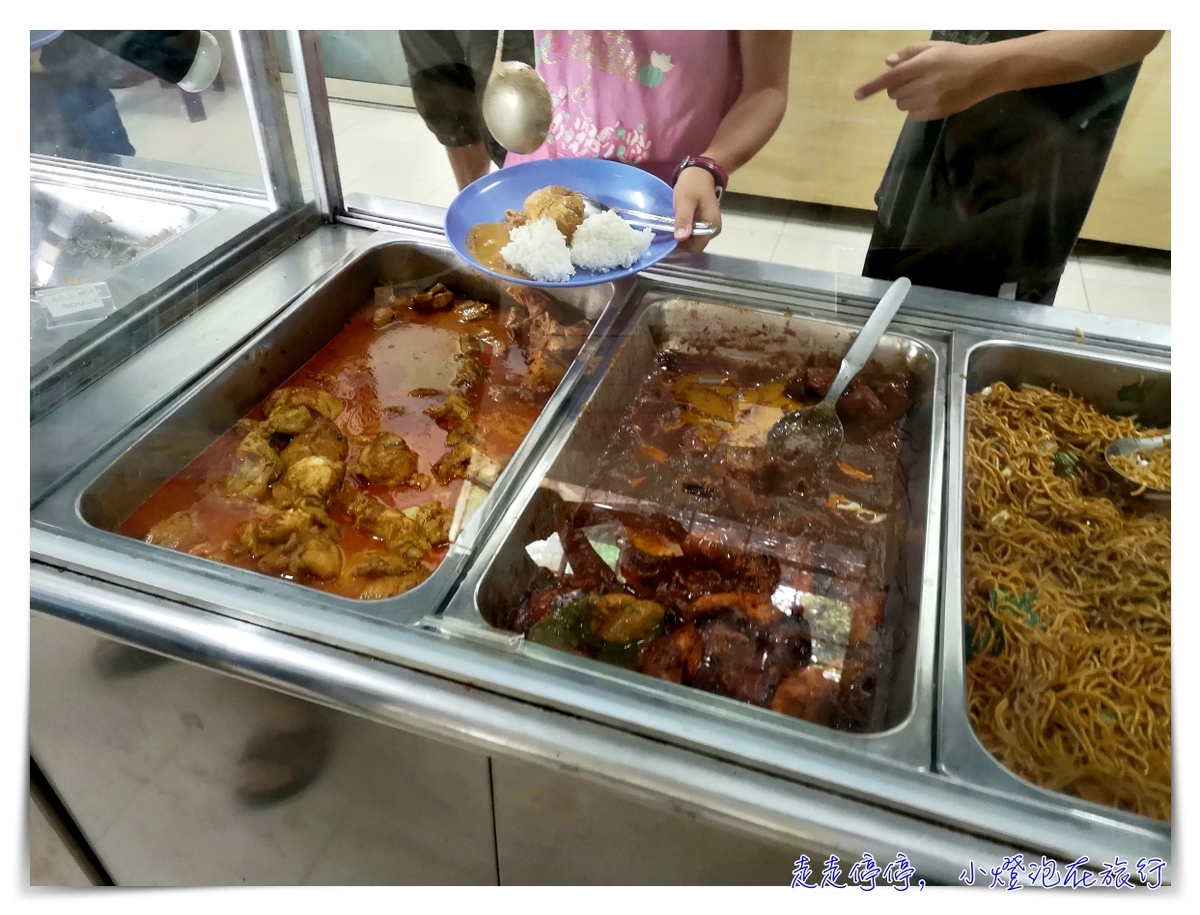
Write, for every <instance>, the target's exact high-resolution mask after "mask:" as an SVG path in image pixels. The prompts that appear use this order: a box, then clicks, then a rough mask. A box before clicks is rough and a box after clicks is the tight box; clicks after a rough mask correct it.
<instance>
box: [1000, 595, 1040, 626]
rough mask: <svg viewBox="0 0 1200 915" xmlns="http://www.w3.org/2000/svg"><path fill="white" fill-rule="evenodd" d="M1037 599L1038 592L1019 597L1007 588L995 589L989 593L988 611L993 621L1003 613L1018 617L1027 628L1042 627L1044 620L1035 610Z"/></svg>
mask: <svg viewBox="0 0 1200 915" xmlns="http://www.w3.org/2000/svg"><path fill="white" fill-rule="evenodd" d="M1036 597H1037V592H1036V591H1026V592H1024V593H1023V594H1021V596H1020V597H1018V596H1017V595H1015V594H1013V593H1012V592H1011V591H1009V590H1008V589H1007V588H995V589H993V590H991V591H989V592H988V609H989V610H990V611H991V615H992V618H993V619H996V618H998V617H999V614H1000V613H1002V612H1003V613H1007V614H1008V615H1009V616H1012V617H1016V618H1017V619H1019V620H1020V621H1021V622H1023V623H1024V624H1025V625H1026V626H1038V625H1041V622H1042V618H1041V617H1040V616H1038V614H1037V612H1036V611H1035V610H1034V609H1033V601H1034V598H1036Z"/></svg>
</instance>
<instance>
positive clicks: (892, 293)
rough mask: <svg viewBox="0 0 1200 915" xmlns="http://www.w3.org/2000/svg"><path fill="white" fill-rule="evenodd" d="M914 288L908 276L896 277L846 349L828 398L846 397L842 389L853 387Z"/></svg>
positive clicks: (834, 399)
mask: <svg viewBox="0 0 1200 915" xmlns="http://www.w3.org/2000/svg"><path fill="white" fill-rule="evenodd" d="M910 289H912V283H911V282H910V281H909V279H908V277H906V276H902V277H900V278H899V279H897V280H895V281H894V282H893V283H892V285H891V286H889V287H888V290H887V292H885V293H884V294H883V298H882V299H880V300H879V304H878V305H876V306H875V310H874V311H872V312H871V317H869V318H867V323H866V324H864V325H863V329H862V330H860V331H859V332H858V336H857V337H855V338H854V342H853V343H852V344H850V349H848V350H846V355H845V356H843V357H842V367H841V368H840V369H839V370H838V373H837V378H835V379H834V380H833V384H831V385H830V386H829V393H827V394H826V395H825V399H826V400H827V401H830V402H836V401H837V399H838V398H839V397H841V396H842V392H843V391H845V390H846V388H847V387H849V385H850V382H851V381H853V380H854V376H855V375H857V374H858V373H859V372H860V371H862V367H863V366H864V365H865V364H866V361H867V360H868V359H870V358H871V353H873V352H875V346H876V344H878V343H879V338H880V337H882V336H883V332H884V331H885V330H887V328H888V325H889V324H891V323H892V318H894V317H895V316H896V312H897V311H899V310H900V306H901V305H902V304H903V303H904V298H905V296H907V295H908V290H910Z"/></svg>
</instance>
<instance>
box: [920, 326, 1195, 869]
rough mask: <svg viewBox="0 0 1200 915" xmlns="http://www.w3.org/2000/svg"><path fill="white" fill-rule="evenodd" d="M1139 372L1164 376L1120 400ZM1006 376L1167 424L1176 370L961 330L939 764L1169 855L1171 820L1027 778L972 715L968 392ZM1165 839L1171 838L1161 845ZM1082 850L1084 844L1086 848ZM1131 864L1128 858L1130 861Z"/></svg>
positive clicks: (1052, 820) (952, 427) (1093, 830)
mask: <svg viewBox="0 0 1200 915" xmlns="http://www.w3.org/2000/svg"><path fill="white" fill-rule="evenodd" d="M1140 378H1144V379H1147V380H1149V379H1154V380H1157V381H1160V382H1162V383H1163V384H1162V386H1161V387H1155V388H1150V389H1147V390H1148V396H1147V399H1146V401H1145V402H1144V403H1141V404H1138V405H1133V404H1130V403H1128V402H1122V401H1120V400H1119V399H1118V397H1117V392H1118V390H1119V389H1120V388H1122V387H1124V386H1125V385H1128V384H1136V383H1137V382H1138V380H1139V379H1140ZM997 381H1002V382H1004V383H1005V384H1008V385H1009V386H1012V387H1015V386H1016V385H1018V384H1034V385H1039V386H1047V385H1050V384H1056V385H1059V386H1060V387H1063V388H1068V389H1070V390H1071V391H1072V392H1073V393H1075V394H1077V395H1079V396H1081V397H1084V398H1086V399H1087V400H1088V401H1089V402H1090V403H1092V404H1093V405H1094V406H1095V407H1096V408H1097V409H1099V410H1101V411H1102V412H1106V413H1111V414H1113V415H1129V414H1131V413H1133V412H1137V413H1138V414H1139V417H1140V420H1141V421H1144V422H1146V423H1150V424H1158V423H1162V424H1164V425H1169V424H1170V421H1171V393H1170V385H1171V366H1170V362H1169V361H1167V360H1156V359H1152V358H1143V357H1141V356H1136V357H1135V356H1127V355H1120V354H1115V353H1113V352H1112V351H1111V350H1109V351H1100V350H1093V349H1089V348H1087V347H1085V346H1082V345H1074V346H1070V345H1068V346H1058V345H1052V344H1047V343H1045V342H1038V341H1036V340H1033V339H1031V338H1021V337H1019V336H1015V335H1014V336H1010V337H996V336H986V337H985V336H978V335H972V334H970V333H961V334H960V333H956V334H955V339H954V346H953V350H952V356H951V376H950V407H949V409H950V413H949V420H948V425H947V430H948V431H947V438H948V441H949V449H948V458H947V460H948V462H949V464H948V470H947V497H946V546H945V562H944V567H945V583H946V584H945V598H944V601H943V604H944V609H943V623H942V651H941V680H940V683H939V690H938V696H939V710H938V741H937V749H938V754H937V759H938V770H939V771H940V772H941V773H942V774H944V775H946V776H949V777H950V778H953V779H955V780H957V781H960V782H963V783H966V784H969V785H972V786H975V787H978V788H981V789H984V790H986V791H989V792H1001V793H1003V794H1004V795H1006V796H1008V797H1011V798H1013V799H1014V800H1015V801H1019V806H1020V807H1021V808H1022V809H1024V810H1025V811H1027V815H1030V816H1041V817H1043V818H1044V819H1045V820H1046V822H1047V823H1048V824H1054V825H1053V826H1051V827H1049V828H1051V829H1054V830H1061V829H1063V828H1064V827H1065V828H1066V829H1078V830H1082V831H1084V832H1086V833H1090V834H1102V835H1103V836H1104V841H1105V842H1106V844H1107V845H1109V846H1110V847H1117V848H1118V849H1123V850H1124V851H1125V853H1126V854H1133V855H1135V857H1134V858H1133V861H1135V862H1136V860H1137V857H1138V856H1141V855H1155V854H1158V855H1159V856H1160V857H1163V858H1165V859H1166V860H1168V861H1169V860H1170V844H1169V843H1170V835H1171V827H1170V824H1167V823H1161V822H1159V821H1158V820H1153V819H1150V818H1148V817H1142V816H1137V815H1135V814H1130V813H1125V812H1123V811H1120V810H1116V809H1114V808H1112V807H1107V806H1104V805H1101V804H1095V803H1092V802H1089V801H1084V800H1081V799H1079V798H1074V797H1070V796H1068V795H1064V794H1059V793H1057V792H1054V791H1049V790H1047V789H1045V788H1041V787H1039V786H1037V785H1035V784H1033V783H1032V782H1028V781H1026V780H1025V779H1023V778H1021V777H1020V776H1018V775H1016V774H1015V773H1013V772H1012V771H1010V770H1009V769H1007V768H1005V767H1004V766H1003V765H1002V764H1001V763H1000V762H999V761H998V760H997V759H995V758H994V757H993V756H992V755H991V754H990V753H988V752H987V750H985V749H984V747H983V744H982V743H980V741H979V738H978V737H976V736H975V730H974V728H973V727H972V726H971V722H970V719H969V717H968V714H967V695H966V681H965V672H964V668H965V664H966V657H965V654H966V652H965V647H964V643H963V626H962V618H963V593H962V588H963V574H962V563H963V497H964V444H965V436H966V397H967V395H968V394H974V393H975V392H977V391H979V390H981V389H983V388H984V387H986V386H987V385H989V384H991V383H993V382H997ZM1164 840H1165V841H1164ZM1080 853H1081V854H1083V853H1087V849H1081V851H1080ZM1130 866H1131V867H1132V864H1131V865H1130Z"/></svg>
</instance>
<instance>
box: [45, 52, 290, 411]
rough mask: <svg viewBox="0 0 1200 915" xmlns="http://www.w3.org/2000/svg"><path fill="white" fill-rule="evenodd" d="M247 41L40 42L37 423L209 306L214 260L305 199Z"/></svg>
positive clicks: (281, 119)
mask: <svg viewBox="0 0 1200 915" xmlns="http://www.w3.org/2000/svg"><path fill="white" fill-rule="evenodd" d="M247 40H248V41H250V42H251V43H250V44H249V45H248V46H247V48H248V53H247V54H242V53H241V47H240V45H238V43H237V42H238V41H239V39H238V38H237V36H236V34H234V33H230V32H216V33H207V32H150V31H107V32H75V31H69V30H68V31H64V32H53V33H48V34H42V35H35V34H34V33H31V40H30V47H31V53H30V71H31V72H30V153H31V157H30V189H29V225H30V249H29V288H30V362H31V384H32V385H33V391H32V393H31V398H32V400H33V408H34V412H35V414H37V413H38V411H39V410H43V409H50V408H51V407H52V406H53V405H54V404H55V403H57V402H58V401H59V400H60V399H61V397H62V396H63V392H64V391H65V390H66V389H67V388H68V387H73V386H75V385H82V384H85V383H87V382H88V381H89V380H94V378H95V377H96V376H97V375H98V374H99V373H103V372H104V371H107V369H109V368H111V367H112V366H113V365H115V364H116V363H117V362H119V361H121V360H122V359H124V358H126V357H127V356H128V355H130V354H131V353H132V352H133V351H134V350H135V349H136V348H138V347H140V346H141V345H144V344H145V343H146V342H147V341H148V340H149V339H152V338H153V336H155V335H156V334H157V333H160V332H161V331H163V330H165V329H167V328H168V327H170V326H171V325H172V324H173V323H175V321H177V320H179V319H180V318H182V317H184V316H186V315H187V314H188V313H190V311H192V310H194V309H195V308H196V307H199V305H200V304H202V302H203V297H202V296H200V295H198V294H197V290H199V289H202V288H203V287H204V285H205V282H207V280H206V279H205V277H206V274H204V272H203V267H204V265H205V264H207V263H212V262H213V261H214V259H215V258H216V257H217V256H218V255H219V254H221V253H222V252H228V251H230V250H231V249H233V248H234V247H235V246H236V245H238V244H240V243H242V242H243V241H244V240H245V239H246V238H247V236H248V234H249V233H254V232H257V231H259V229H260V227H262V226H266V225H267V223H268V221H269V220H272V219H280V218H283V216H284V215H285V213H286V212H291V211H293V210H294V209H296V207H297V206H298V205H299V204H300V192H299V186H298V184H297V182H296V178H295V173H296V169H295V165H294V164H291V163H289V162H288V161H287V155H284V154H282V153H283V150H284V149H286V150H288V152H290V150H291V141H290V137H289V136H288V134H289V131H288V121H287V116H286V114H285V113H284V112H283V110H282V109H281V110H280V111H279V112H278V113H276V112H275V111H274V109H273V103H272V101H271V93H270V92H269V91H268V85H269V81H268V80H267V79H266V72H267V69H269V68H270V67H272V66H273V65H268V64H265V63H264V62H263V61H265V60H266V59H267V58H268V57H270V52H269V49H266V48H265V47H264V46H262V45H261V44H260V43H259V41H258V38H257V36H255V35H254V34H253V33H251V34H250V35H249V37H248V39H247ZM248 74H258V75H257V76H250V75H248ZM255 81H257V83H259V84H260V85H255ZM193 90H194V91H193ZM277 93H278V91H277ZM252 111H253V112H255V115H254V117H253V118H252V116H251V112H252ZM256 122H257V123H262V124H263V125H264V129H263V131H262V140H263V142H262V151H260V148H259V146H260V144H259V142H258V138H256V131H255V129H254V124H255V123H256ZM279 140H282V142H283V144H285V145H284V146H282V147H280V152H279V154H276V153H274V152H272V149H273V147H277V146H279V142H278V141H279ZM268 175H271V176H274V177H273V178H271V180H270V182H269V186H268ZM289 175H290V176H291V177H289ZM262 248H263V246H262V245H259V246H258V250H262ZM252 254H253V252H248V254H247V258H244V259H242V264H245V263H248V262H249V259H250V257H251V255H252ZM231 269H234V270H236V269H239V266H238V264H236V263H235V264H231ZM184 275H186V276H188V277H190V278H191V280H190V281H189V282H190V283H191V288H189V289H187V290H184V291H180V293H179V294H176V293H174V292H172V291H171V290H172V289H173V288H174V286H177V285H178V283H179V278H180V277H181V276H184ZM181 296H182V297H181ZM165 314H169V315H170V316H171V317H170V318H166V317H164V315H165ZM80 373H86V374H87V378H84V377H83V376H82V375H81V374H80ZM68 376H71V377H72V379H73V380H72V381H71V382H70V383H69V384H68V383H67V378H68ZM48 391H56V392H57V393H55V394H53V396H50V395H48V394H47V392H48ZM47 396H48V397H49V399H48V400H47V399H45V398H46V397H47Z"/></svg>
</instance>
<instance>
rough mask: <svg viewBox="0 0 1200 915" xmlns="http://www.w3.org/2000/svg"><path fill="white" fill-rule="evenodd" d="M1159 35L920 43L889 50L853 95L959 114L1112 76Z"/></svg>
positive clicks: (934, 113)
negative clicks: (1006, 96) (1016, 94)
mask: <svg viewBox="0 0 1200 915" xmlns="http://www.w3.org/2000/svg"><path fill="white" fill-rule="evenodd" d="M1163 34H1164V33H1163V32H1110V31H1050V32H1039V33H1038V34H1036V35H1027V36H1025V37H1024V38H1012V39H1009V40H1008V41H997V42H994V43H992V44H981V45H963V44H957V43H955V42H950V41H922V42H919V43H917V44H913V45H909V46H908V47H906V48H901V49H900V50H899V51H896V52H895V53H894V54H890V55H888V57H887V59H886V60H885V61H884V63H886V64H887V66H888V68H889V69H888V70H886V71H884V72H883V73H881V74H880V75H879V76H877V77H875V79H873V80H871V81H870V82H869V83H865V84H864V85H862V86H860V87H859V88H858V89H856V90H855V92H854V97H855V98H856V99H858V100H859V101H861V100H863V99H865V98H869V97H870V96H872V95H874V94H875V93H877V92H880V91H883V90H886V91H887V94H888V97H889V98H892V99H894V100H895V102H896V107H897V108H899V109H900V110H901V111H907V112H908V116H909V117H910V118H912V119H913V120H916V121H933V120H937V119H939V118H944V117H949V116H950V115H952V114H957V113H958V112H960V111H965V110H966V109H967V108H970V107H971V106H972V105H975V104H977V103H979V102H982V101H983V100H984V99H986V98H990V97H991V96H993V95H999V94H1000V93H1001V92H1012V91H1014V90H1018V89H1033V88H1036V87H1038V86H1052V85H1057V84H1059V83H1073V82H1076V81H1078V80H1082V79H1088V78H1090V77H1093V76H1099V75H1101V74H1103V73H1110V72H1112V71H1113V70H1118V69H1120V68H1121V67H1125V66H1128V65H1129V64H1132V63H1136V62H1137V61H1139V60H1141V59H1142V58H1143V57H1145V56H1146V55H1147V54H1149V53H1150V52H1151V51H1153V50H1154V49H1155V47H1157V46H1158V43H1159V42H1160V41H1161V40H1162V37H1163Z"/></svg>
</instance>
